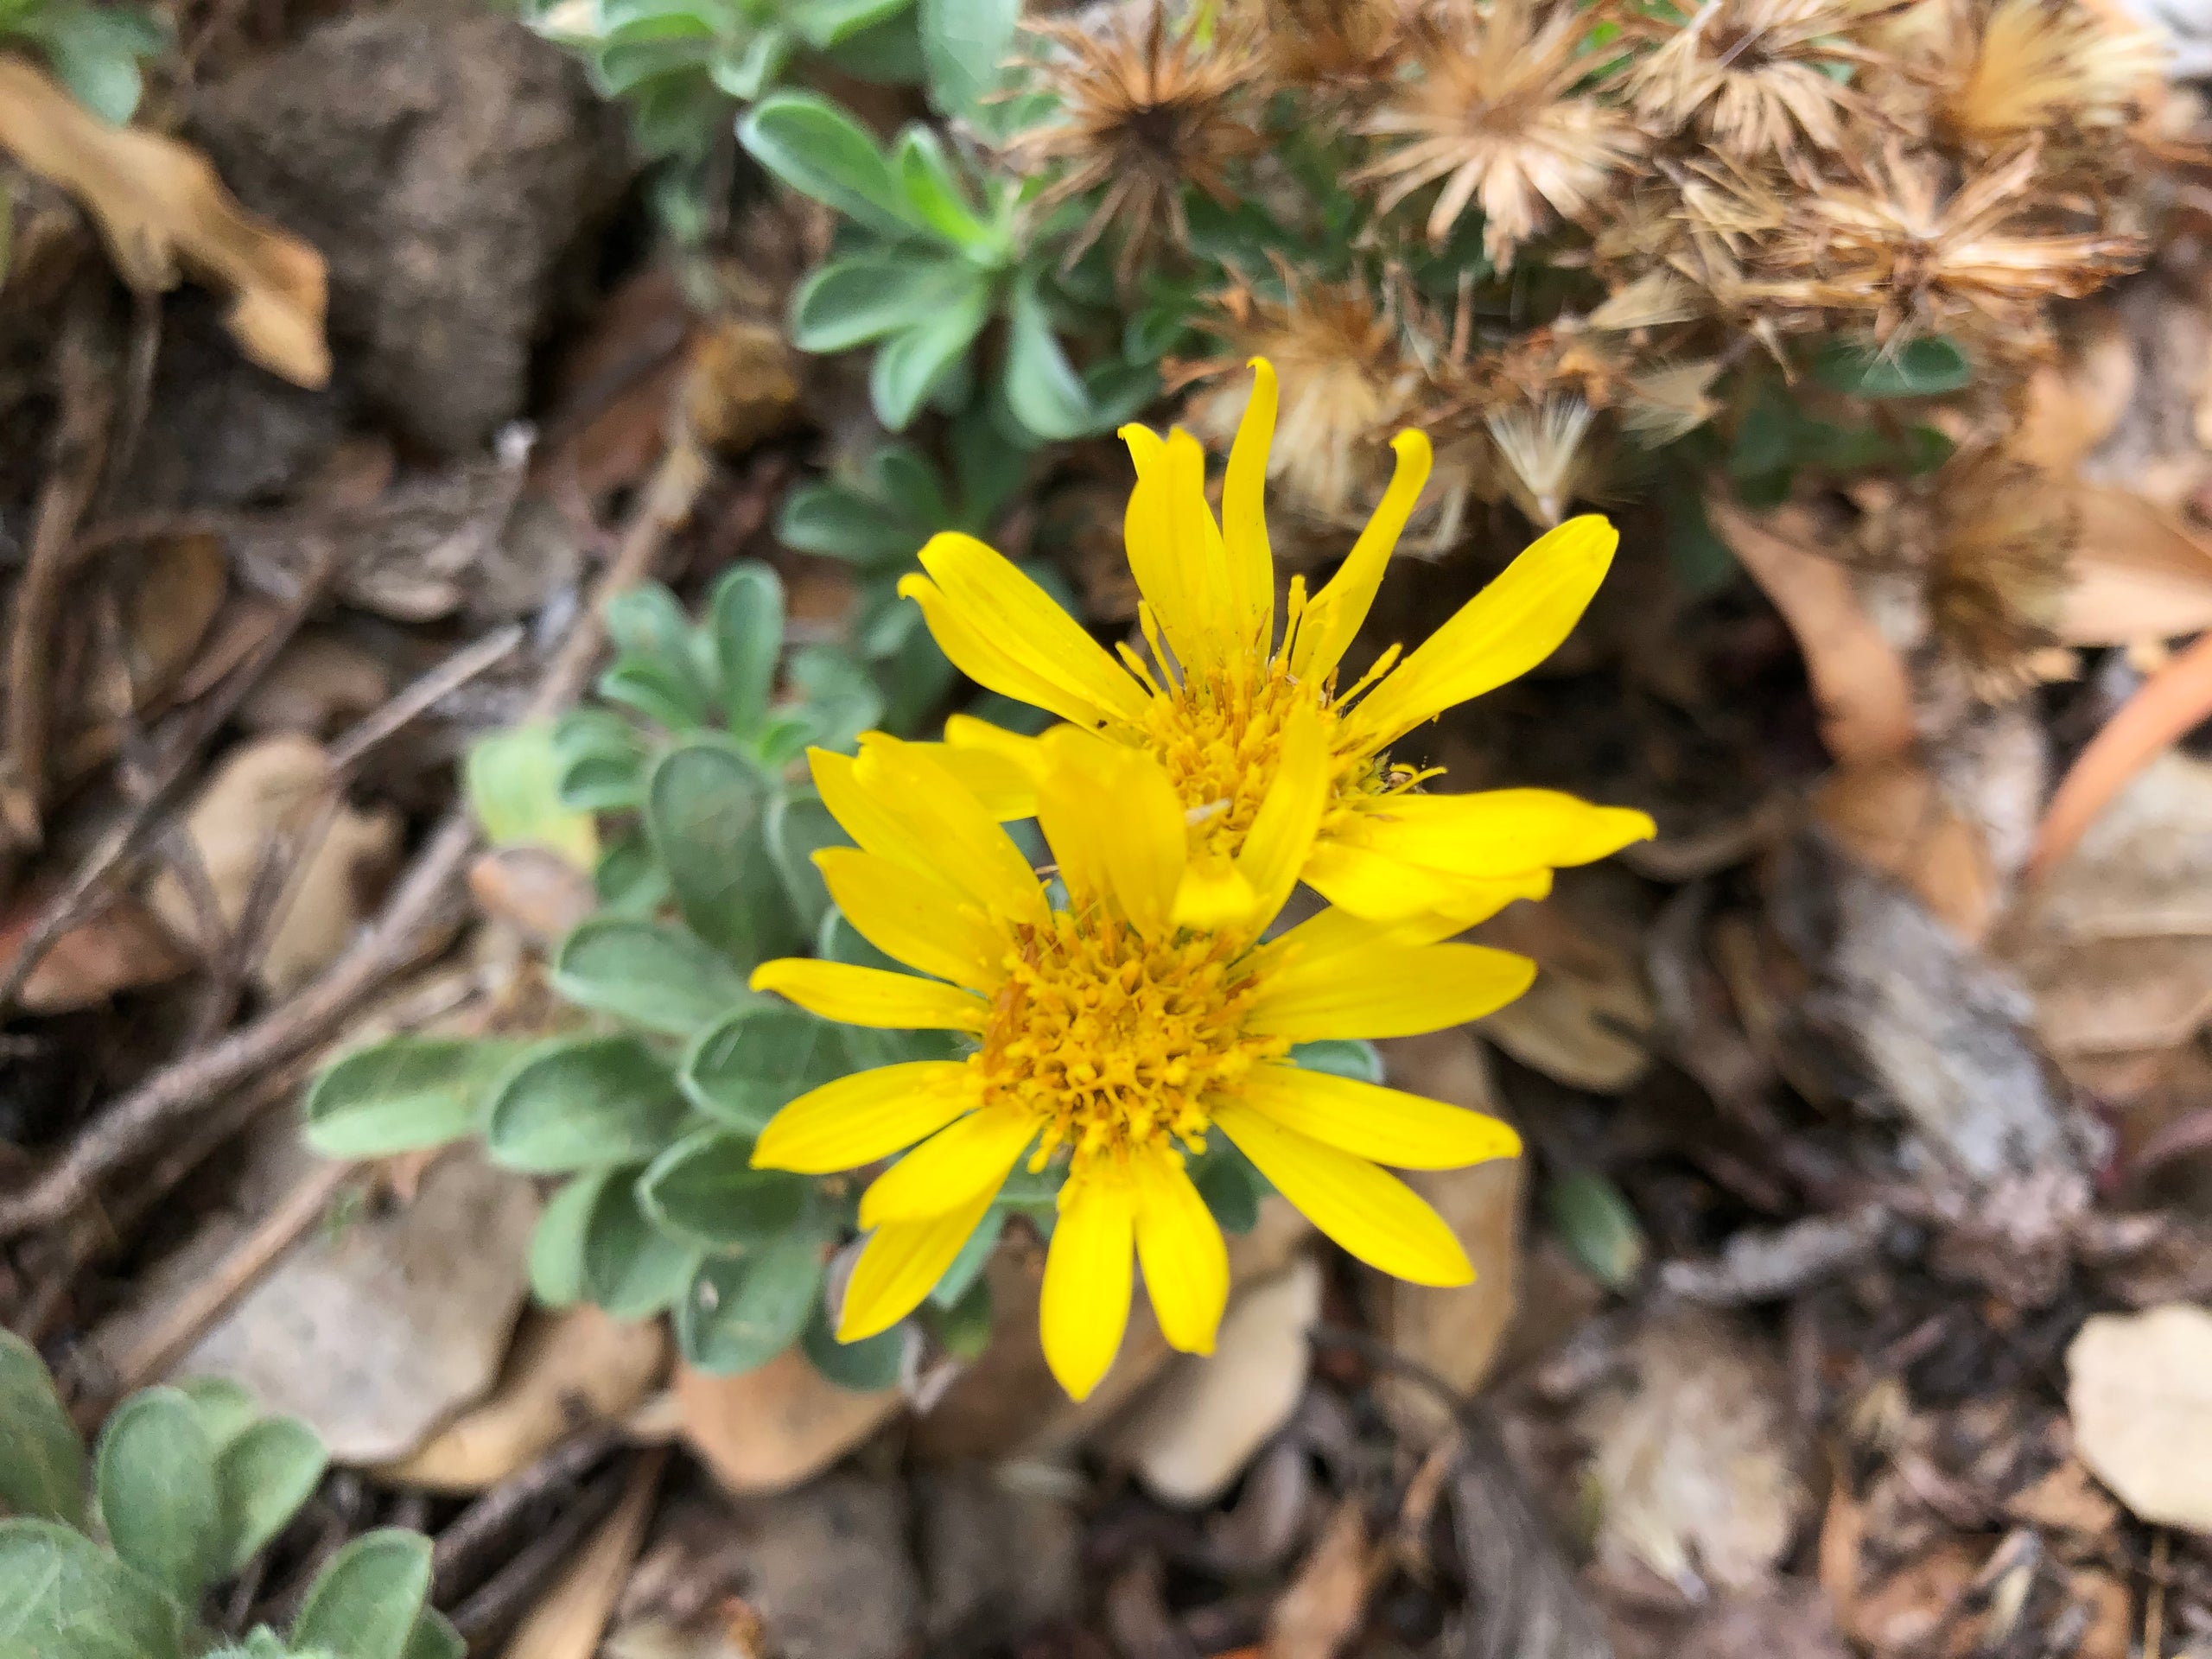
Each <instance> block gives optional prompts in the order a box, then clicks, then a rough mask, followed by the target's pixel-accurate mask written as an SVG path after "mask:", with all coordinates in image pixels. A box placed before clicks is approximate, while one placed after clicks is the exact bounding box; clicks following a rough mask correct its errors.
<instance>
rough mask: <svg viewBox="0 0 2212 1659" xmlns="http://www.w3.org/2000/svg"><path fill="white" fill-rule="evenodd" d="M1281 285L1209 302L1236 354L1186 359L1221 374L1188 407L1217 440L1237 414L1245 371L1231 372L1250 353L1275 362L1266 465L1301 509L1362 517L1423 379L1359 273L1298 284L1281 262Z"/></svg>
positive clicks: (1337, 519) (1331, 517)
mask: <svg viewBox="0 0 2212 1659" xmlns="http://www.w3.org/2000/svg"><path fill="white" fill-rule="evenodd" d="M1282 277H1283V283H1284V288H1285V296H1284V297H1283V298H1282V299H1281V300H1274V299H1268V298H1263V297H1262V296H1258V295H1255V293H1253V292H1252V290H1251V289H1249V288H1242V287H1240V288H1236V289H1230V291H1229V292H1228V293H1227V294H1224V295H1223V296H1220V297H1219V298H1218V299H1217V301H1216V305H1217V308H1218V313H1219V315H1218V319H1217V321H1215V322H1213V323H1212V324H1211V325H1210V326H1211V329H1212V331H1213V332H1214V333H1216V334H1219V335H1221V336H1222V337H1223V338H1224V340H1227V341H1228V342H1229V343H1230V346H1232V347H1233V348H1234V355H1232V356H1228V357H1224V358H1221V359H1216V360H1213V361H1211V362H1208V363H1205V364H1200V365H1193V370H1192V372H1193V376H1194V377H1195V376H1196V375H1211V374H1215V373H1224V374H1228V378H1227V379H1226V380H1225V382H1224V384H1223V385H1221V386H1220V387H1219V388H1218V389H1217V390H1211V391H1207V392H1205V393H1204V394H1202V395H1201V396H1200V397H1198V399H1197V400H1196V401H1195V402H1194V404H1193V405H1192V409H1191V410H1190V411H1189V413H1190V419H1191V423H1192V428H1193V429H1195V430H1197V431H1198V433H1199V434H1200V435H1202V436H1206V437H1209V438H1213V437H1220V438H1224V439H1225V438H1226V437H1227V435H1230V434H1231V433H1233V432H1234V431H1235V430H1236V420H1237V417H1238V416H1240V415H1242V414H1243V400H1244V396H1245V393H1246V391H1247V390H1248V387H1249V382H1248V380H1247V378H1245V377H1244V376H1243V375H1241V374H1230V373H1229V372H1230V371H1232V370H1237V369H1241V368H1242V367H1243V364H1244V363H1245V361H1246V360H1247V359H1249V358H1253V357H1264V358H1266V359H1268V361H1270V362H1271V363H1273V364H1274V368H1275V376H1276V379H1277V382H1278V384H1279V385H1280V386H1281V400H1282V401H1281V409H1280V412H1279V413H1278V415H1277V416H1276V420H1275V441H1274V448H1272V449H1271V450H1270V451H1269V452H1268V474H1269V475H1270V476H1271V477H1272V478H1274V479H1275V480H1278V481H1279V482H1280V483H1281V486H1282V490H1283V493H1284V496H1285V498H1286V499H1287V501H1288V503H1289V504H1290V505H1292V506H1293V507H1294V508H1295V509H1296V510H1297V511H1299V512H1303V513H1305V514H1306V515H1308V516H1310V517H1313V518H1318V519H1320V520H1323V521H1325V522H1328V523H1332V524H1336V523H1357V522H1361V521H1363V519H1364V518H1365V516H1366V514H1367V512H1368V511H1369V510H1370V508H1371V507H1372V506H1373V505H1374V502H1375V499H1376V496H1377V495H1378V494H1379V493H1380V491H1381V489H1382V486H1383V483H1384V482H1386V481H1387V480H1388V479H1389V471H1390V451H1389V442H1390V439H1391V437H1392V436H1393V435H1395V433H1396V432H1397V431H1398V429H1400V428H1401V427H1403V426H1405V425H1406V424H1408V421H1409V419H1410V417H1411V416H1412V412H1413V408H1414V399H1415V397H1416V394H1417V392H1418V391H1419V388H1420V385H1421V374H1420V371H1419V369H1418V367H1417V366H1416V365H1414V363H1413V362H1412V361H1411V360H1410V359H1408V356H1407V354H1406V353H1405V350H1404V343H1403V339H1402V334H1401V330H1400V327H1399V324H1398V321H1397V319H1396V318H1395V316H1394V315H1392V314H1391V313H1390V311H1389V309H1388V308H1386V307H1384V306H1383V305H1381V304H1379V303H1378V302H1377V301H1376V296H1375V295H1374V294H1373V293H1372V292H1371V291H1370V289H1368V288H1367V287H1366V285H1365V284H1363V283H1358V282H1346V283H1301V282H1300V280H1299V279H1298V277H1296V275H1295V274H1294V273H1293V272H1290V271H1287V270H1286V271H1284V272H1283V273H1282Z"/></svg>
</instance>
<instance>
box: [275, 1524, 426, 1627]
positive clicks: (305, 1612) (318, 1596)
mask: <svg viewBox="0 0 2212 1659" xmlns="http://www.w3.org/2000/svg"><path fill="white" fill-rule="evenodd" d="M429 1593H430V1541H429V1539H427V1538H425V1537H423V1535H422V1534H420V1533H417V1532H402V1531H400V1530H399V1529H397V1528H396V1527H387V1528H385V1529H381V1530H379V1531H376V1532H367V1533H363V1534H362V1535H360V1536H359V1538H356V1539H355V1540H353V1542H352V1543H350V1544H348V1545H346V1547H345V1548H343V1549H341V1550H340V1551H339V1552H338V1553H337V1554H335V1555H334V1556H332V1557H331V1558H330V1563H329V1565H328V1566H327V1567H324V1568H323V1569H322V1571H321V1572H320V1573H317V1574H315V1582H314V1583H313V1584H312V1585H310V1586H308V1594H307V1599H306V1601H304V1602H303V1603H302V1604H301V1606H300V1616H299V1617H298V1618H296V1619H295V1620H293V1621H292V1631H291V1646H292V1648H293V1649H294V1651H296V1652H302V1653H304V1652H307V1651H309V1650H311V1649H321V1650H323V1651H325V1652H327V1653H328V1654H329V1655H330V1656H331V1659H404V1656H405V1655H406V1653H407V1644H408V1642H409V1640H410V1637H412V1636H413V1635H414V1631H415V1621H416V1617H417V1616H418V1615H419V1614H420V1613H421V1611H422V1610H423V1599H424V1598H426V1597H427V1596H429Z"/></svg>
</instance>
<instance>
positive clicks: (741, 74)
mask: <svg viewBox="0 0 2212 1659" xmlns="http://www.w3.org/2000/svg"><path fill="white" fill-rule="evenodd" d="M797 48H798V41H797V40H796V39H795V38H794V37H793V36H792V34H791V30H789V29H762V30H761V31H760V33H759V34H758V35H754V36H753V38H752V39H751V40H749V41H745V42H743V44H742V46H741V48H739V49H738V50H736V51H734V52H733V51H730V50H728V49H724V50H723V51H721V52H717V53H716V54H715V55H714V56H713V57H712V58H711V59H709V60H708V63H707V79H709V80H711V81H713V82H714V83H715V86H717V87H719V88H721V90H722V91H723V92H728V94H729V95H730V96H731V97H732V98H734V99H737V101H738V102H739V103H741V104H750V103H752V102H753V99H757V98H759V97H760V94H761V93H763V92H766V91H767V90H768V88H769V87H771V86H774V85H775V84H776V82H777V80H778V79H780V78H781V77H782V75H783V73H784V70H785V68H786V67H788V66H789V65H790V63H791V54H792V52H793V51H794V50H796V49H797Z"/></svg>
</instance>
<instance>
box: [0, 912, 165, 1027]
mask: <svg viewBox="0 0 2212 1659" xmlns="http://www.w3.org/2000/svg"><path fill="white" fill-rule="evenodd" d="M37 915H38V906H37V905H35V904H26V905H22V906H19V907H18V908H17V910H16V913H15V915H14V916H12V917H11V918H9V920H8V922H7V924H6V925H5V926H4V927H0V962H7V961H10V960H12V959H13V958H14V957H15V954H16V951H17V950H20V949H22V942H23V939H24V938H25V936H26V935H28V934H29V931H30V928H31V924H32V922H33V921H35V919H36V918H37ZM189 965H190V963H189V960H188V958H187V957H186V956H185V955H184V953H183V952H181V950H178V949H177V947H176V944H175V942H174V941H173V940H172V939H171V938H169V935H168V931H167V930H166V929H164V928H163V927H162V925H161V924H160V923H159V922H157V921H156V920H155V919H154V918H153V916H152V914H151V913H150V912H149V911H148V910H147V909H146V907H145V906H143V905H142V904H140V903H139V902H138V901H137V899H132V898H130V897H128V896H124V897H120V898H118V899H115V900H113V901H112V902H111V903H110V904H108V905H107V906H105V907H103V908H102V909H101V910H100V911H99V913H98V914H96V915H94V916H92V917H90V918H87V919H86V920H85V921H83V922H80V923H79V924H78V925H76V926H75V927H73V928H71V929H70V930H69V931H67V933H64V934H63V935H62V936H61V937H60V938H58V939H56V940H54V943H53V944H51V945H50V946H48V948H47V952H46V954H45V955H44V956H43V957H40V958H39V963H38V966H37V967H35V968H34V969H31V974H30V977H29V979H27V980H25V981H24V982H23V988H22V990H21V991H19V992H18V993H16V1001H18V1002H19V1003H21V1004H22V1007H23V1008H24V1009H25V1011H26V1012H28V1013H31V1014H61V1013H65V1012H67V1010H69V1009H71V1008H85V1007H91V1006H92V1004H93V1003H95V1002H104V1001H106V1000H107V999H108V998H109V997H111V996H112V995H115V994H116V993H117V992H118V991H130V990H136V989H137V988H139V987H140V986H142V985H158V984H160V983H162V982H163V981H165V980H170V979H175V977H176V976H178V975H179V974H181V973H182V972H183V971H184V970H185V969H186V968H187V967H188V966H189Z"/></svg>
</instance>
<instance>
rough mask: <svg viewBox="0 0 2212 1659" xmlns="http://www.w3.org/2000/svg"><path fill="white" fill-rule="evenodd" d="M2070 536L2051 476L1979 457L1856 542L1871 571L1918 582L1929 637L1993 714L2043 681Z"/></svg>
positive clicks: (1874, 521)
mask: <svg viewBox="0 0 2212 1659" xmlns="http://www.w3.org/2000/svg"><path fill="white" fill-rule="evenodd" d="M2078 530H2079V526H2078V524H2077V523H2076V520H2075V513H2074V511H2073V507H2072V505H2071V501H2070V499H2069V496H2068V495H2067V493H2066V492H2065V491H2064V490H2063V489H2062V488H2061V487H2060V486H2058V485H2057V484H2056V482H2055V481H2054V480H2052V478H2051V477H2050V474H2047V473H2045V472H2044V471H2043V470H2042V469H2041V468H2039V467H2031V466H2029V465H2026V464H2025V463H2024V462H2022V461H2017V460H2014V459H2012V458H2011V457H2009V456H2007V455H2005V454H2003V453H2001V452H1997V451H1983V452H1981V453H1979V454H1964V455H1961V456H1958V457H1955V458H1954V459H1953V460H1952V461H1949V462H1948V464H1946V465H1945V466H1944V467H1942V468H1941V469H1940V470H1939V471H1938V472H1936V474H1934V475H1933V476H1932V477H1931V478H1929V479H1927V480H1923V482H1922V483H1921V484H1919V485H1918V486H1915V487H1912V488H1910V489H1908V490H1906V491H1905V492H1904V493H1901V494H1900V495H1899V496H1898V497H1897V499H1896V500H1895V501H1894V502H1892V503H1891V504H1890V505H1887V506H1885V507H1884V508H1882V509H1881V510H1879V511H1878V512H1873V513H1872V514H1870V515H1869V516H1868V517H1867V518H1866V520H1865V521H1864V522H1863V523H1862V524H1860V526H1859V545H1860V548H1861V550H1863V552H1864V554H1865V555H1866V556H1867V557H1868V558H1869V560H1870V561H1872V562H1873V563H1878V564H1882V565H1887V566H1891V567H1892V568H1896V567H1900V566H1902V567H1904V568H1906V569H1916V570H1917V571H1918V572H1919V573H1920V576H1921V587H1922V594H1923V601H1924V602H1925V604H1926V606H1927V611H1928V623H1929V632H1930V634H1931V635H1932V636H1933V638H1934V639H1935V641H1936V645H1937V646H1938V647H1939V649H1941V650H1942V652H1943V653H1944V654H1945V656H1946V657H1948V658H1949V659H1950V660H1952V661H1953V662H1955V664H1957V665H1958V667H1959V668H1960V670H1961V671H1962V673H1963V675H1964V677H1965V679H1966V682H1967V685H1968V687H1969V688H1970V689H1971V690H1973V691H1974V693H1975V695H1976V696H1980V697H1982V698H1983V699H1985V700H1986V701H1989V702H2001V701H2003V700H2005V699H2007V698H2010V697H2012V696H2018V694H2019V693H2020V692H2022V691H2024V690H2027V689H2028V688H2029V687H2030V686H2031V685H2032V684H2034V683H2036V681H2037V679H2038V678H2040V677H2042V676H2041V673H2040V668H2041V664H2042V662H2043V661H2044V660H2046V659H2047V658H2048V656H2049V653H2050V650H2051V648H2052V646H2053V645H2055V643H2056V632H2054V628H2055V625H2056V620H2057V615H2058V607H2059V602H2060V601H2061V600H2062V599H2063V596H2064V594H2065V589H2066V578H2067V566H2068V563H2069V561H2070V560H2071V558H2072V556H2073V550H2074V544H2075V537H2076V536H2077V534H2078Z"/></svg>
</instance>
